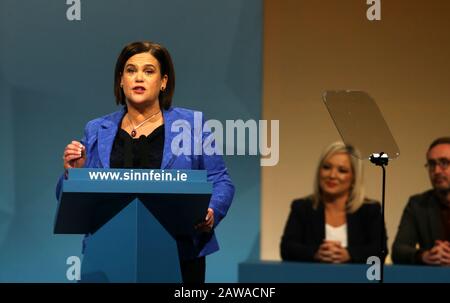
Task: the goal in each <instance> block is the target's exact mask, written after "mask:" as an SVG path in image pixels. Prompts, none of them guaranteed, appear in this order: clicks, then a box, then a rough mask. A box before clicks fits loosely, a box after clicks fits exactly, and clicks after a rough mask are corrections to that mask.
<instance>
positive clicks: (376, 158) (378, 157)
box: [369, 152, 389, 283]
mask: <svg viewBox="0 0 450 303" xmlns="http://www.w3.org/2000/svg"><path fill="white" fill-rule="evenodd" d="M369 159H370V162H372V163H373V164H375V165H376V166H381V169H382V170H383V182H382V194H381V217H382V222H381V246H380V247H381V251H380V253H381V255H380V262H381V264H380V283H383V278H384V258H385V254H386V250H385V246H384V245H385V242H386V235H385V230H384V224H385V223H384V222H385V221H384V196H385V189H386V166H387V165H388V163H389V156H388V155H387V154H385V153H383V152H381V153H379V154H375V153H374V154H372V155H371V156H370V158H369Z"/></svg>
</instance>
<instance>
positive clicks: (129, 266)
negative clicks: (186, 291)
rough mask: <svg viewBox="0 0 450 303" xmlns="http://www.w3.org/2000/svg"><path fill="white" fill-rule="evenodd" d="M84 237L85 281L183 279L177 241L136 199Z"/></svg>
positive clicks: (167, 281) (83, 266)
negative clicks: (95, 230) (106, 222)
mask: <svg viewBox="0 0 450 303" xmlns="http://www.w3.org/2000/svg"><path fill="white" fill-rule="evenodd" d="M85 241H86V249H85V252H84V256H83V264H82V267H81V281H82V282H127V283H134V282H146V283H149V282H163V283H177V282H181V274H180V269H179V260H178V253H177V245H176V242H175V241H174V240H173V238H172V237H171V236H170V235H169V233H168V232H167V231H166V230H165V229H164V228H163V227H162V226H161V225H160V224H159V222H158V220H156V218H155V217H154V216H153V215H152V213H150V212H149V211H148V210H147V209H146V208H145V206H144V205H143V204H142V203H141V202H140V201H139V200H137V199H136V200H134V201H133V202H132V203H130V204H129V205H128V206H127V207H126V208H125V209H124V210H123V211H121V212H120V213H118V214H117V215H116V216H115V217H114V218H112V219H111V220H110V221H109V222H108V224H105V225H104V226H102V227H101V228H100V229H99V230H98V231H97V232H96V233H95V234H93V235H90V236H89V237H87V238H86V239H85ZM162 256H163V257H162Z"/></svg>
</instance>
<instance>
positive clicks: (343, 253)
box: [314, 240, 350, 263]
mask: <svg viewBox="0 0 450 303" xmlns="http://www.w3.org/2000/svg"><path fill="white" fill-rule="evenodd" d="M314 259H316V260H318V261H320V262H326V263H345V262H348V261H350V254H349V252H348V250H347V249H346V248H345V247H342V245H341V242H340V241H332V240H324V241H323V243H322V244H321V245H320V246H319V249H318V250H317V252H316V253H315V255H314Z"/></svg>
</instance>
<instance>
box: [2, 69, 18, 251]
mask: <svg viewBox="0 0 450 303" xmlns="http://www.w3.org/2000/svg"><path fill="white" fill-rule="evenodd" d="M0 100H1V111H0V129H1V131H2V144H1V146H2V148H1V149H0V161H1V168H2V173H1V174H0V251H1V250H2V249H3V242H4V241H5V238H6V236H7V234H8V231H9V228H10V224H11V220H12V217H13V215H14V169H13V165H14V146H13V145H12V144H10V142H12V140H13V138H14V136H15V133H14V131H15V130H14V127H13V115H12V102H11V91H10V87H9V85H8V84H7V82H6V80H5V79H3V78H2V77H0Z"/></svg>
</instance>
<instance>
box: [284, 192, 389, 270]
mask: <svg viewBox="0 0 450 303" xmlns="http://www.w3.org/2000/svg"><path fill="white" fill-rule="evenodd" d="M380 211H381V206H380V203H377V202H374V203H369V202H366V203H364V204H363V205H362V206H361V207H360V208H359V209H358V210H357V211H356V212H354V213H347V242H348V245H347V250H348V252H349V254H350V258H351V260H350V262H353V263H366V261H367V258H368V257H370V256H380V254H381V241H382V238H381V237H382V234H381V222H382V217H381V212H380ZM384 233H385V234H384V235H383V236H384V237H385V238H384V239H383V244H384V249H385V255H384V256H383V261H384V258H385V257H386V254H387V237H386V228H384ZM324 239H325V208H324V206H323V204H322V203H320V204H319V206H318V207H317V208H316V209H315V208H313V201H312V199H310V198H305V199H298V200H294V201H293V202H292V205H291V212H290V214H289V218H288V221H287V223H286V226H285V229H284V233H283V236H282V239H281V246H280V249H281V258H282V259H283V260H288V261H307V262H314V261H315V259H314V254H315V253H316V252H317V250H318V249H319V246H320V245H321V244H322V242H323V240H324Z"/></svg>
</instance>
